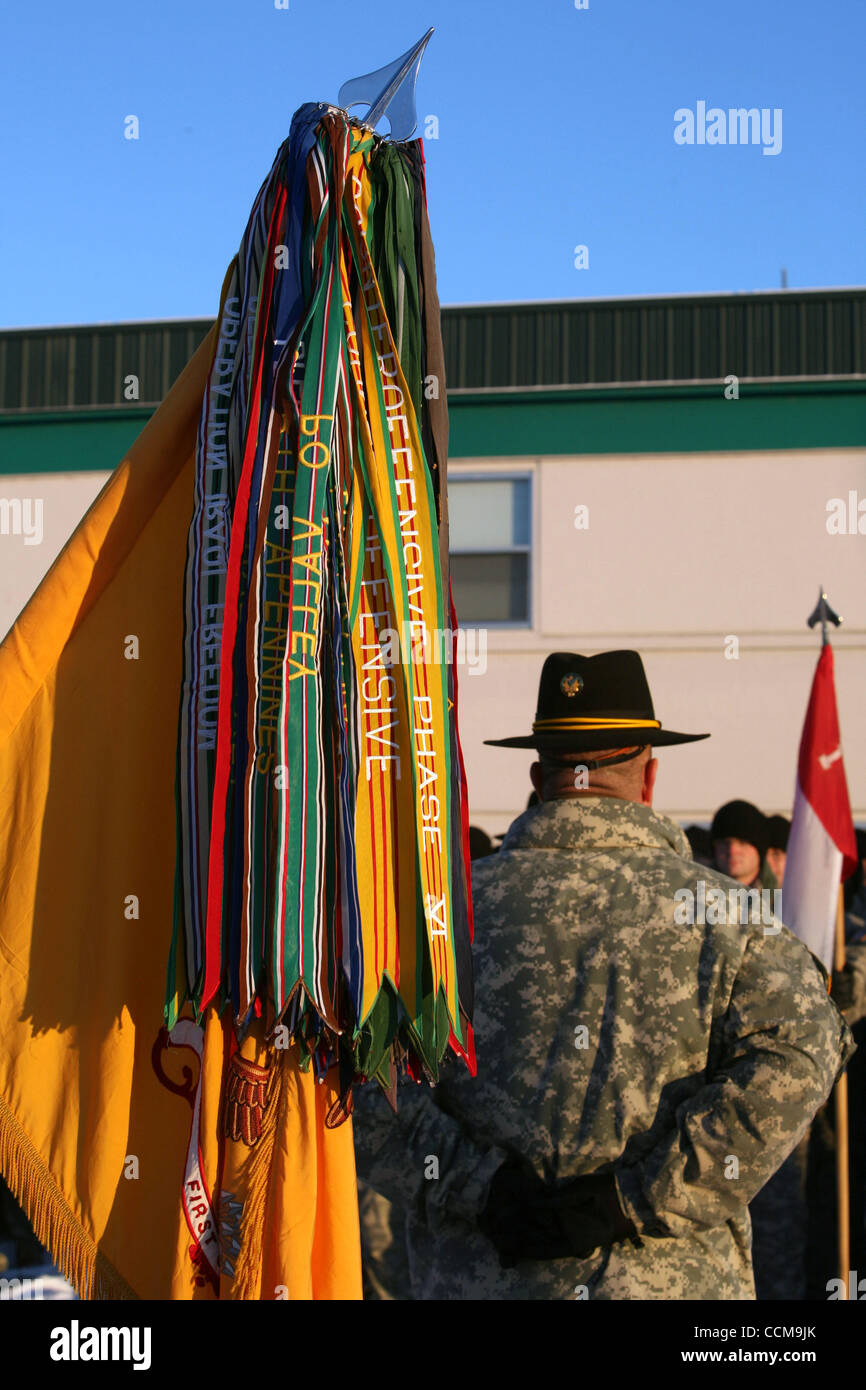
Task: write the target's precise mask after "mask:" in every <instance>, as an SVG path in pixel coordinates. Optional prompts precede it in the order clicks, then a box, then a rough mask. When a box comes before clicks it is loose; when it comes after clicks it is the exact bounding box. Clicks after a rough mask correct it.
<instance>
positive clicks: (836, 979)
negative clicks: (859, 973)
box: [830, 965, 858, 1013]
mask: <svg viewBox="0 0 866 1390" xmlns="http://www.w3.org/2000/svg"><path fill="white" fill-rule="evenodd" d="M857 992H858V991H857V977H856V975H855V974H854V971H853V970H852V969H851V967H850V965H843V966H842V968H841V970H834V971H833V974H832V976H831V977H830V998H831V999H832V1000H833V1003H834V1004H835V1005H836V1008H837V1009H838V1010H839V1012H840V1013H844V1012H845V1010H846V1009H850V1008H851V1007H852V1006H853V1004H854V1003H855V1001H856V999H857Z"/></svg>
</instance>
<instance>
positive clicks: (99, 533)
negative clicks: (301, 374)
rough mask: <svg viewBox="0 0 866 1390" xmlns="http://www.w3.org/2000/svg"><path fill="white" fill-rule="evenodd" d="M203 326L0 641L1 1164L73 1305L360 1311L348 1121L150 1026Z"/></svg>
mask: <svg viewBox="0 0 866 1390" xmlns="http://www.w3.org/2000/svg"><path fill="white" fill-rule="evenodd" d="M214 347H215V334H214V332H213V331H212V332H211V333H210V334H209V335H208V337H207V338H206V340H205V341H204V342H203V343H202V345H201V347H200V348H199V349H198V351H197V352H196V354H195V356H194V357H193V358H192V359H191V361H190V362H189V363H188V365H187V367H186V369H185V370H184V372H183V373H182V375H181V377H180V378H179V379H178V381H177V382H176V384H175V386H174V387H173V388H172V390H171V392H170V393H169V395H168V397H167V398H166V400H165V402H164V403H163V405H162V406H161V407H160V409H159V410H158V411H157V412H156V414H155V415H154V416H153V418H152V419H151V420H150V421H149V423H148V424H147V426H146V427H145V429H144V430H143V431H142V433H141V435H140V436H139V438H138V439H137V440H136V441H135V443H134V444H133V446H132V448H131V449H130V451H129V453H128V455H127V456H126V458H125V459H124V460H123V461H122V462H121V464H120V466H119V467H118V468H117V470H116V471H115V472H114V473H113V474H112V476H111V478H110V479H109V481H108V483H107V484H106V486H105V488H104V489H103V491H102V492H101V493H100V495H99V497H98V498H97V499H96V501H95V502H94V504H93V506H92V507H91V509H90V511H89V512H88V514H87V516H86V517H85V518H84V520H83V521H82V523H81V524H80V526H79V527H78V528H77V530H76V531H75V533H74V535H73V536H72V538H71V539H70V541H69V543H68V544H67V545H66V547H65V548H64V550H63V551H62V552H61V554H60V555H59V557H58V558H57V560H56V561H55V563H54V565H53V566H52V568H51V569H50V571H49V573H48V574H47V575H46V577H45V579H44V580H43V582H42V584H41V586H40V587H39V589H38V590H37V591H36V593H35V594H34V596H33V598H32V599H31V601H30V602H29V604H28V605H27V607H26V608H25V609H24V611H23V613H22V614H21V616H20V617H19V619H18V621H17V623H16V624H15V626H14V627H13V628H12V630H11V631H10V633H9V635H8V636H7V638H6V639H5V641H4V642H3V643H2V645H0V1172H2V1174H3V1176H4V1177H5V1179H6V1181H7V1183H8V1184H9V1186H10V1187H11V1189H12V1191H13V1193H14V1194H15V1196H16V1197H17V1199H18V1201H19V1202H20V1203H21V1205H22V1206H23V1208H24V1210H25V1212H26V1213H27V1215H28V1217H29V1219H30V1221H31V1224H32V1225H33V1227H34V1230H35V1232H36V1235H37V1237H38V1238H39V1240H40V1241H42V1243H43V1244H44V1245H46V1246H47V1247H48V1248H49V1250H50V1252H51V1254H52V1257H53V1258H54V1260H55V1261H56V1263H57V1264H58V1266H59V1267H60V1269H61V1270H62V1271H63V1273H64V1274H65V1275H66V1276H67V1277H68V1278H69V1279H70V1281H71V1282H72V1283H73V1284H74V1285H75V1287H76V1289H77V1290H78V1291H79V1293H80V1294H81V1295H82V1296H83V1297H111V1298H118V1297H139V1298H157V1299H159V1298H177V1299H187V1298H213V1297H229V1298H231V1297H241V1298H261V1299H297V1298H325V1299H328V1298H330V1299H334V1298H340V1299H343V1298H360V1296H361V1271H360V1244H359V1236H358V1212H357V1196H356V1188H355V1169H354V1154H353V1149H352V1133H351V1121H350V1120H349V1121H346V1122H345V1123H344V1124H342V1125H340V1126H339V1127H337V1128H329V1127H328V1124H327V1123H326V1117H327V1116H328V1112H329V1110H330V1108H331V1106H332V1105H333V1104H334V1101H335V1100H336V1098H337V1089H336V1087H335V1086H332V1085H330V1084H329V1079H330V1078H326V1080H325V1083H324V1084H321V1085H318V1084H317V1083H316V1082H315V1080H314V1078H313V1076H312V1074H311V1073H310V1072H301V1071H300V1070H299V1068H298V1065H297V1057H296V1054H295V1052H294V1050H292V1049H288V1048H287V1049H285V1050H284V1051H280V1049H279V1047H274V1046H273V1045H269V1046H266V1045H265V1044H264V1042H263V1041H262V1039H261V1037H260V1036H257V1035H256V1034H255V1032H253V1033H251V1034H250V1036H249V1037H248V1038H247V1039H246V1040H245V1043H244V1046H243V1047H242V1048H241V1049H240V1050H239V1051H238V1050H237V1049H236V1047H235V1045H234V1041H233V1038H232V1036H231V1032H230V1029H229V1028H228V1027H227V1025H225V1024H224V1023H223V1022H222V1021H221V1020H219V1019H217V1018H216V1017H215V1015H214V1014H213V1013H210V1014H209V1015H208V1016H207V1017H206V1020H205V1028H204V1030H200V1029H198V1028H196V1027H195V1025H194V1024H193V1023H192V1021H191V1020H190V1019H186V1018H181V1019H180V1020H179V1022H178V1025H177V1027H176V1028H175V1029H173V1030H172V1034H171V1035H168V1034H167V1033H166V1032H165V1030H164V1029H163V1028H162V1026H161V1025H162V1008H163V1001H164V996H165V971H166V961H167V958H168V951H169V942H170V937H171V926H172V906H173V888H174V869H175V803H174V779H175V758H176V744H177V728H178V702H179V691H180V680H181V649H182V622H183V613H182V609H183V576H184V564H185V559H186V544H187V533H188V529H189V524H190V517H191V513H192V497H193V477H194V460H195V439H196V429H197V425H198V419H199V413H200V409H201V401H202V394H203V390H204V385H205V380H206V376H207V372H208V369H209V367H210V363H211V358H212V355H213V351H214Z"/></svg>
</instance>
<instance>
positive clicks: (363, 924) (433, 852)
mask: <svg viewBox="0 0 866 1390" xmlns="http://www.w3.org/2000/svg"><path fill="white" fill-rule="evenodd" d="M434 358H435V361H436V363H437V366H438V364H439V363H440V362H441V340H440V338H439V325H438V301H437V300H436V294H435V282H434V280H433V275H432V248H431V245H430V240H429V229H428V226H427V214H426V195H425V190H424V180H423V156H422V155H421V145H420V141H418V142H413V143H411V144H406V145H396V144H391V143H389V142H387V141H384V140H383V139H381V138H380V137H378V136H376V135H375V134H374V133H373V132H372V131H370V130H368V129H364V128H363V127H361V126H359V125H358V124H357V123H355V122H352V121H351V120H350V119H349V118H348V117H347V116H346V114H345V112H342V111H338V110H336V109H334V108H332V107H327V106H323V105H307V106H304V107H302V108H301V109H300V110H299V111H298V112H297V113H296V115H295V118H294V120H293V122H292V130H291V134H290V136H289V139H288V140H287V141H286V142H285V144H284V145H283V146H282V147H281V149H280V151H279V152H278V154H277V158H276V160H275V161H274V165H273V168H272V169H271V172H270V175H269V176H268V179H267V180H266V181H265V183H264V185H263V186H262V189H261V190H260V192H259V195H258V197H257V199H256V202H255V205H254V207H253V211H252V214H251V217H250V221H249V224H248V226H247V230H246V233H245V235H244V239H243V242H242V244H241V248H240V251H239V253H238V256H237V258H236V260H235V262H234V263H233V266H232V267H231V269H230V272H229V274H228V276H227V278H226V285H225V287H224V292H223V300H222V303H221V308H220V335H219V346H218V348H217V350H216V354H215V357H214V361H213V364H212V368H211V372H210V376H209V380H208V386H207V390H206V392H205V396H204V400H203V404H202V417H201V424H200V429H199V438H198V448H197V474H196V492H195V505H194V513H193V519H192V525H191V527H190V539H189V547H188V558H187V574H186V599H185V643H184V679H183V688H182V697H181V709H180V733H179V742H178V750H179V752H178V779H177V800H178V868H177V891H176V912H175V931H174V939H173V945H172V954H171V961H170V967H169V989H168V999H167V1003H166V1022H167V1024H168V1026H169V1027H172V1026H173V1023H174V1020H175V1018H176V1017H177V1013H178V1011H179V1009H180V1007H181V1006H182V1004H183V1003H184V1002H185V1001H186V1000H187V999H188V1000H191V1001H192V1003H193V1005H194V1007H195V1010H196V1014H197V1016H198V1017H201V1016H202V1014H203V1012H204V1010H205V1009H206V1008H207V1007H208V1005H210V1004H216V1005H217V1006H219V1007H222V1006H224V1005H228V1006H229V1007H230V1008H231V1010H232V1014H233V1016H234V1018H235V1023H236V1028H237V1030H238V1034H239V1035H240V1036H242V1035H243V1033H244V1031H245V1029H246V1028H247V1027H248V1026H249V1023H250V1021H251V1019H252V1018H253V1017H254V1016H264V1018H265V1019H266V1020H267V1023H268V1025H269V1027H272V1028H276V1027H277V1026H278V1025H279V1024H280V1023H284V1024H285V1026H286V1027H287V1029H288V1030H289V1032H290V1034H291V1036H292V1037H293V1038H295V1039H297V1040H298V1041H299V1042H300V1043H301V1044H302V1047H303V1048H304V1049H305V1051H306V1055H307V1057H308V1058H314V1059H315V1061H316V1065H317V1067H319V1068H321V1067H322V1066H323V1065H326V1063H327V1060H328V1058H329V1057H331V1058H332V1057H333V1055H334V1053H335V1052H339V1054H340V1058H341V1062H342V1064H343V1067H344V1071H345V1074H346V1075H365V1076H372V1075H373V1074H375V1073H377V1072H378V1073H379V1074H382V1075H383V1074H384V1072H383V1071H382V1069H383V1068H385V1067H387V1059H388V1058H389V1055H390V1054H391V1051H392V1048H393V1046H394V1045H395V1044H396V1045H397V1049H398V1053H405V1054H407V1055H408V1058H409V1065H410V1067H411V1068H412V1070H413V1072H414V1073H415V1074H416V1075H420V1073H421V1071H422V1070H423V1071H424V1072H425V1073H426V1074H427V1075H428V1076H430V1077H431V1079H435V1077H436V1076H437V1075H438V1064H439V1062H440V1060H441V1058H442V1055H443V1053H444V1050H445V1048H446V1046H447V1045H448V1042H449V1040H450V1042H451V1045H452V1047H453V1048H454V1049H455V1050H456V1051H458V1052H459V1053H461V1054H462V1055H464V1056H465V1057H466V1059H467V1061H468V1062H469V1064H470V1065H473V1053H472V1040H471V1027H470V1023H469V1019H470V1014H471V965H470V956H469V938H470V935H471V907H470V895H469V887H468V852H467V851H468V836H467V830H466V794H465V792H466V787H465V776H464V773H463V766H462V759H461V756H460V747H459V738H458V734H457V727H456V705H457V688H456V676H455V669H454V665H453V658H454V651H455V647H456V634H454V632H453V629H454V626H455V624H454V620H453V618H454V615H453V605H452V604H451V599H450V585H449V581H448V575H447V509H446V505H445V489H444V473H445V463H446V459H445V456H444V453H445V443H444V441H445V440H446V439H447V420H446V418H445V408H444V382H441V383H438V385H439V387H440V389H439V391H437V392H435V393H433V400H434V401H435V402H436V404H435V406H434V405H433V404H432V402H431V403H430V405H429V406H428V399H427V393H426V392H425V390H424V379H425V373H426V368H427V366H428V364H429V362H430V361H431V360H432V359H434ZM440 396H441V397H442V399H441V400H440ZM434 410H435V411H436V412H437V413H436V415H435V417H434Z"/></svg>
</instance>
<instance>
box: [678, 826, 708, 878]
mask: <svg viewBox="0 0 866 1390" xmlns="http://www.w3.org/2000/svg"><path fill="white" fill-rule="evenodd" d="M685 833H686V839H687V840H688V842H689V848H690V849H691V851H692V859H694V861H695V863H696V864H703V866H704V868H706V869H712V868H713V867H714V864H713V840H712V836H711V835H710V832H709V830H706V829H705V828H704V826H702V825H687V826H686V828H685Z"/></svg>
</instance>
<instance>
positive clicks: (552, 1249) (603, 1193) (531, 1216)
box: [478, 1158, 637, 1265]
mask: <svg viewBox="0 0 866 1390" xmlns="http://www.w3.org/2000/svg"><path fill="white" fill-rule="evenodd" d="M478 1225H479V1227H480V1229H481V1231H482V1232H483V1233H484V1235H486V1236H487V1238H488V1239H489V1240H491V1241H492V1242H493V1244H494V1245H495V1246H496V1248H497V1250H498V1251H499V1254H500V1258H501V1260H502V1263H503V1264H504V1265H512V1264H514V1263H515V1262H516V1261H517V1260H562V1259H567V1258H569V1257H571V1258H573V1259H584V1258H585V1257H586V1256H587V1255H589V1254H591V1252H592V1251H593V1250H597V1249H598V1248H599V1247H600V1246H607V1245H613V1244H614V1243H615V1242H616V1241H619V1240H626V1239H627V1238H629V1237H632V1238H634V1237H636V1236H637V1230H636V1228H635V1226H634V1225H633V1223H632V1222H631V1221H630V1220H629V1218H628V1217H627V1216H626V1215H625V1213H624V1212H623V1210H622V1207H621V1206H620V1204H619V1197H618V1195H617V1190H616V1181H615V1179H614V1176H613V1173H590V1174H589V1175H588V1176H587V1177H583V1178H572V1179H571V1180H570V1181H569V1182H565V1183H561V1184H559V1185H558V1186H557V1187H550V1186H548V1184H547V1183H545V1182H542V1180H541V1178H539V1177H538V1175H537V1174H536V1173H535V1171H534V1169H533V1168H531V1167H530V1165H529V1164H527V1163H524V1161H523V1160H522V1159H518V1158H512V1159H508V1160H507V1161H506V1162H505V1163H504V1164H503V1165H502V1167H501V1168H500V1169H499V1170H498V1171H497V1172H496V1174H495V1175H494V1178H493V1182H492V1183H491V1186H490V1195H489V1197H488V1199H487V1205H486V1206H485V1208H484V1211H483V1212H482V1214H481V1216H480V1217H479V1219H478Z"/></svg>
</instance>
